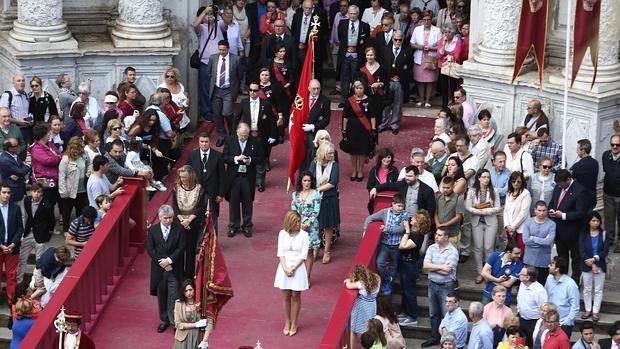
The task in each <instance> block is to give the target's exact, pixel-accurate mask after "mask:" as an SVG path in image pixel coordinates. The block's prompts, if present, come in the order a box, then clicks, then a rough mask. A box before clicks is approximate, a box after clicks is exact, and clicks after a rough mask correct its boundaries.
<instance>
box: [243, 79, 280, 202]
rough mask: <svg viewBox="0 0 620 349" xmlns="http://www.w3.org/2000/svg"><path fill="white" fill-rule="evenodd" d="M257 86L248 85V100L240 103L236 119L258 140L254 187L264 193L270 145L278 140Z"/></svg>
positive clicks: (274, 124) (270, 114) (273, 119)
mask: <svg viewBox="0 0 620 349" xmlns="http://www.w3.org/2000/svg"><path fill="white" fill-rule="evenodd" d="M258 89H259V85H258V84H257V83H255V82H251V83H250V98H246V99H244V100H242V101H241V103H240V110H239V115H238V116H237V117H236V120H237V124H239V123H245V124H247V125H249V126H250V135H251V136H252V137H254V138H256V139H257V140H258V142H259V143H260V149H261V151H262V154H261V161H260V162H256V161H255V162H254V165H255V166H256V185H257V186H258V191H260V192H263V191H265V174H266V172H267V171H266V169H267V164H268V163H269V154H270V153H271V145H272V144H275V142H276V139H277V138H278V128H277V123H276V116H275V115H273V112H272V108H271V104H269V102H268V101H267V100H265V99H262V98H259V97H258Z"/></svg>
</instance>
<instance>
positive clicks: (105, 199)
mask: <svg viewBox="0 0 620 349" xmlns="http://www.w3.org/2000/svg"><path fill="white" fill-rule="evenodd" d="M95 203H97V218H95V228H97V226H98V225H99V222H101V220H102V219H103V217H104V216H105V215H106V213H108V211H109V210H110V207H112V198H111V197H110V196H109V195H99V196H97V197H96V198H95Z"/></svg>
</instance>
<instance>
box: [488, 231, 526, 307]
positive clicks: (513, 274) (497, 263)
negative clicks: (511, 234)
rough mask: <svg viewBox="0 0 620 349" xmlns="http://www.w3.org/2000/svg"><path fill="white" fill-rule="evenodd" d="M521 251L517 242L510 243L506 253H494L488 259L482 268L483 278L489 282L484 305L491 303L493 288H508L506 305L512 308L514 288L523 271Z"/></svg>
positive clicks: (505, 250)
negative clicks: (511, 299)
mask: <svg viewBox="0 0 620 349" xmlns="http://www.w3.org/2000/svg"><path fill="white" fill-rule="evenodd" d="M520 257H521V249H520V248H519V246H517V242H516V241H509V242H508V243H507V244H506V248H505V249H504V252H499V251H498V252H493V254H491V255H490V256H489V259H487V262H486V263H485V264H484V267H483V268H482V273H481V275H482V277H483V278H484V279H485V280H486V281H487V285H486V287H485V288H484V294H483V295H482V303H484V304H486V303H488V302H490V301H491V294H492V292H493V287H495V286H504V287H506V301H505V303H504V304H506V305H507V306H510V298H511V297H512V286H514V284H515V282H517V280H519V272H520V271H521V269H523V263H522V262H521V261H520V260H519V258H520Z"/></svg>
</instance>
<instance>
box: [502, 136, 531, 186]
mask: <svg viewBox="0 0 620 349" xmlns="http://www.w3.org/2000/svg"><path fill="white" fill-rule="evenodd" d="M521 145H522V144H521V136H520V135H519V134H517V133H514V132H513V133H511V134H509V135H508V137H506V146H505V147H504V152H505V153H506V168H507V169H509V170H510V171H512V172H514V171H519V172H521V173H523V176H525V179H528V178H530V176H531V175H532V174H534V160H533V159H532V155H531V154H530V153H528V152H526V151H525V149H523V147H522V146H521Z"/></svg>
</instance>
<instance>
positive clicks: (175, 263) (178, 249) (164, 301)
mask: <svg viewBox="0 0 620 349" xmlns="http://www.w3.org/2000/svg"><path fill="white" fill-rule="evenodd" d="M158 216H159V224H153V225H151V227H150V228H149V230H148V236H147V240H146V250H147V252H148V254H149V257H151V284H150V293H151V296H157V307H158V310H159V319H160V320H161V323H160V324H159V326H157V332H159V333H161V332H164V331H165V330H166V328H168V326H170V323H171V322H173V323H174V301H175V300H176V299H177V298H178V296H179V280H180V278H181V275H182V273H183V260H182V258H183V257H182V256H183V251H185V234H183V228H182V227H181V225H180V224H179V223H178V222H175V221H174V211H173V210H172V207H171V206H170V205H163V206H161V207H160V208H159V212H158Z"/></svg>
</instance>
